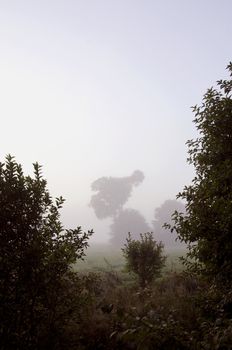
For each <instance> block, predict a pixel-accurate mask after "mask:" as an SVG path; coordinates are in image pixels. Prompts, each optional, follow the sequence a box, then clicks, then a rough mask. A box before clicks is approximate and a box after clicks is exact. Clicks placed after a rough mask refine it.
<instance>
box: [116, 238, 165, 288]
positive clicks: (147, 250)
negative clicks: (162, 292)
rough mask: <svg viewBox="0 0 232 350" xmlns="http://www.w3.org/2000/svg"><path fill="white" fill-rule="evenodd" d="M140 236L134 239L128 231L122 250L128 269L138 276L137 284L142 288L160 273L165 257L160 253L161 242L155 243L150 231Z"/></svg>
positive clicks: (161, 251) (161, 250)
mask: <svg viewBox="0 0 232 350" xmlns="http://www.w3.org/2000/svg"><path fill="white" fill-rule="evenodd" d="M140 237H141V240H134V239H132V237H131V235H130V233H129V234H128V237H127V240H126V242H127V243H126V244H125V248H123V249H122V252H123V256H124V257H125V259H126V267H127V269H128V271H131V272H133V273H135V274H136V275H137V276H138V278H139V284H140V286H141V287H142V288H144V287H145V286H146V285H147V284H150V283H151V282H152V281H153V279H154V278H155V277H158V276H159V275H160V271H161V268H162V267H163V266H164V263H165V260H166V257H165V256H163V255H162V253H163V244H162V243H161V242H160V243H157V242H156V241H155V240H154V238H153V235H152V233H150V232H148V233H144V234H141V235H140Z"/></svg>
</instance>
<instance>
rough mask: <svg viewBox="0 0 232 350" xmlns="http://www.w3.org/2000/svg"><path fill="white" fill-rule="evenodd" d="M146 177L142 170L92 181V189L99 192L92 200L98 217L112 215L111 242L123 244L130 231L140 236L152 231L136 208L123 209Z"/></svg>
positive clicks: (134, 235) (91, 204)
mask: <svg viewBox="0 0 232 350" xmlns="http://www.w3.org/2000/svg"><path fill="white" fill-rule="evenodd" d="M143 179H144V174H143V173H142V171H140V170H136V171H134V172H133V174H132V175H131V176H125V177H119V178H117V177H101V178H99V179H97V180H96V181H94V182H93V183H92V186H91V188H92V190H93V191H95V192H97V193H96V194H94V195H93V196H92V198H91V201H90V206H91V207H92V208H93V209H94V211H95V214H96V216H97V218H98V219H105V218H107V217H111V218H112V219H113V222H112V225H111V226H110V237H111V240H110V241H111V243H112V244H114V245H116V246H120V247H121V246H123V244H124V243H125V242H126V236H127V234H128V232H131V233H133V237H135V238H139V234H140V233H144V232H148V231H150V230H151V229H150V227H149V225H148V224H147V223H146V221H145V219H144V217H143V216H142V214H140V212H139V211H137V210H134V209H123V206H124V204H125V203H126V202H127V201H128V199H129V198H130V196H131V193H132V190H133V187H134V186H138V185H139V184H140V183H141V182H142V181H143Z"/></svg>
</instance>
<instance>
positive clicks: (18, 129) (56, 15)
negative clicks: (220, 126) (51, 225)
mask: <svg viewBox="0 0 232 350" xmlns="http://www.w3.org/2000/svg"><path fill="white" fill-rule="evenodd" d="M231 11H232V3H231V2H230V1H229V0H228V1H226V0H222V1H221V2H220V3H219V2H216V1H209V0H206V1H204V2H202V1H199V0H197V1H189V2H186V1H184V0H176V1H173V2H171V1H168V0H166V1H151V0H144V1H132V0H125V1H122V0H118V1H113V0H109V1H108V0H99V1H94V0H91V1H90V0H86V1H78V0H77V1H74V0H66V1H65V0H56V1H55V0H50V1H49V0H48V1H44V0H42V1H29V0H28V1H26V0H21V1H20V2H19V1H13V0H12V1H11V0H0V38H1V41H0V42H1V46H0V77H1V79H0V91H1V104H0V113H1V118H2V134H1V151H0V155H1V161H3V160H4V158H5V156H6V154H9V153H10V154H11V155H13V156H15V158H16V160H17V162H19V163H21V164H22V165H23V169H24V172H25V173H26V174H27V173H30V174H31V173H32V169H33V168H32V163H33V162H35V161H38V162H39V163H40V164H41V165H43V174H44V177H45V178H46V179H47V181H48V189H49V190H50V192H51V194H52V195H53V196H59V195H62V196H63V197H64V198H65V199H66V202H65V204H64V208H63V210H62V221H63V223H64V225H65V226H66V227H67V228H68V227H75V226H82V227H83V229H84V230H87V229H92V228H93V230H94V231H95V234H94V236H93V241H96V242H106V241H107V240H108V238H109V236H108V232H109V230H110V225H111V224H112V220H111V219H110V218H106V219H104V220H99V219H97V217H96V215H95V213H94V210H93V208H91V207H90V206H89V203H90V201H91V196H92V195H93V192H92V191H91V184H92V183H93V182H94V181H96V180H97V179H99V178H102V177H113V178H124V177H129V176H131V174H132V173H133V172H134V171H135V170H137V169H139V170H140V171H141V172H142V173H143V174H144V180H143V182H142V183H141V184H140V185H139V186H138V187H136V188H134V189H133V192H132V194H131V196H130V198H128V201H127V202H126V204H125V209H128V208H131V209H133V210H137V211H139V212H140V213H141V214H142V215H143V216H144V218H145V220H146V221H147V222H148V224H149V225H150V224H151V222H152V221H153V220H154V211H155V209H156V208H159V207H160V206H162V204H163V203H164V202H165V201H166V200H174V199H175V196H176V194H177V193H178V192H179V191H181V190H182V189H183V187H184V186H185V185H188V184H189V183H190V182H191V179H192V178H193V176H194V171H193V168H192V167H191V166H189V165H188V164H187V162H186V159H187V147H186V145H185V143H186V141H187V140H188V139H192V138H195V137H196V135H197V133H196V130H195V127H194V124H193V123H192V120H193V118H194V115H193V113H192V111H191V108H190V107H191V106H193V105H195V104H201V101H202V97H203V94H204V93H205V92H206V90H207V89H208V88H209V87H211V86H215V83H216V81H217V80H218V79H221V78H223V77H225V76H227V72H226V69H225V68H226V66H227V64H228V63H229V61H231V60H232V48H231V45H230V44H229V38H230V37H231V34H232V25H231V18H230V17H231Z"/></svg>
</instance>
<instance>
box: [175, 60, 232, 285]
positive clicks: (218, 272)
mask: <svg viewBox="0 0 232 350" xmlns="http://www.w3.org/2000/svg"><path fill="white" fill-rule="evenodd" d="M227 69H228V71H229V76H230V77H229V79H228V80H219V81H218V82H217V88H210V89H209V90H208V91H207V92H206V94H205V95H204V98H203V102H202V104H201V106H195V107H193V112H194V114H195V119H194V123H195V125H196V128H197V130H198V132H199V137H198V138H196V139H195V140H190V141H188V143H187V144H188V148H189V158H188V162H189V163H190V164H193V165H194V167H195V171H196V175H195V177H194V179H193V181H192V184H191V185H190V186H186V187H185V188H184V190H183V191H182V192H181V193H180V194H179V195H178V197H179V198H182V199H183V200H184V201H186V211H187V213H186V214H181V213H176V215H175V225H174V227H173V230H176V231H177V233H178V235H179V237H180V239H181V240H183V241H185V242H186V243H188V244H189V247H190V252H189V257H190V258H191V259H195V262H196V264H195V267H197V268H198V269H200V271H201V272H203V273H205V275H207V276H211V277H215V278H216V279H220V280H221V279H223V281H231V276H232V274H231V273H232V239H231V238H232V78H231V77H232V63H230V64H229V65H228V67H227ZM191 266H192V267H193V264H192V265H191Z"/></svg>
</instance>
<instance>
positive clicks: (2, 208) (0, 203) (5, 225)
mask: <svg viewBox="0 0 232 350" xmlns="http://www.w3.org/2000/svg"><path fill="white" fill-rule="evenodd" d="M63 203H64V199H63V198H62V197H60V198H56V199H55V202H53V200H52V198H51V196H50V194H49V192H48V190H47V184H46V181H45V180H44V179H43V178H42V174H41V167H40V166H39V165H38V164H37V163H35V164H34V178H32V177H31V176H25V175H24V173H23V171H22V167H21V165H20V164H18V163H16V161H15V160H14V158H13V157H11V156H7V157H6V162H5V163H0V240H1V245H0V259H1V263H0V301H1V303H0V305H1V306H0V317H1V320H2V325H1V328H0V343H1V344H2V349H11V348H12V349H36V348H39V344H40V343H41V341H42V340H41V339H43V338H45V339H46V341H47V343H49V341H50V340H51V337H52V333H53V332H54V333H55V329H60V327H61V324H63V326H64V327H65V324H66V323H67V322H65V317H66V313H67V312H69V311H68V310H69V309H70V303H68V302H67V301H66V302H65V299H66V298H69V299H70V300H73V298H74V296H75V293H76V292H77V290H78V289H79V284H78V281H77V277H76V276H75V274H74V273H72V271H71V267H70V266H71V264H73V263H74V262H76V260H77V259H82V258H83V255H84V249H85V248H86V247H87V246H88V238H89V236H90V235H91V233H92V232H88V233H82V231H81V228H80V227H78V228H77V229H74V230H73V229H70V230H64V229H63V227H62V224H61V222H60V220H59V218H60V214H59V209H60V208H61V207H62V204H63ZM71 291H72V292H73V294H72V293H71ZM69 299H68V300H69ZM76 304H77V301H76V302H74V301H73V306H72V308H73V310H75V305H76ZM48 334H49V335H48ZM57 339H59V337H58V335H57V338H56V342H57V341H58V340H57ZM47 345H48V344H47ZM54 346H55V345H54ZM50 347H51V348H52V345H51V344H50ZM56 348H57V346H56Z"/></svg>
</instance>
